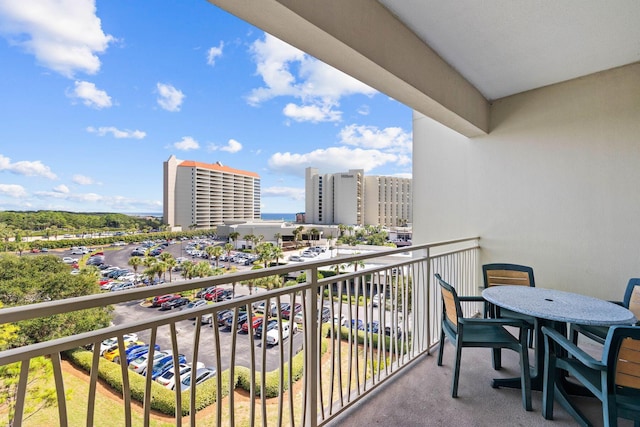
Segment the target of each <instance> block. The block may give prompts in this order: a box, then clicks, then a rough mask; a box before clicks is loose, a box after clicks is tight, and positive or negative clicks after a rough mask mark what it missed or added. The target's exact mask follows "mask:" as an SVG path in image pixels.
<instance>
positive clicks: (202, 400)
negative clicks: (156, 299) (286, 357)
mask: <svg viewBox="0 0 640 427" xmlns="http://www.w3.org/2000/svg"><path fill="white" fill-rule="evenodd" d="M322 329H323V332H322V333H323V336H325V337H326V336H329V330H330V325H329V324H324V325H323V326H322ZM320 345H321V347H320V350H321V355H323V354H324V353H326V351H327V349H328V344H327V341H326V340H322V342H321V344H320ZM65 354H66V357H67V358H68V359H69V360H70V361H71V362H72V363H73V364H74V365H76V366H78V367H80V368H82V369H84V370H85V371H86V372H90V371H91V362H92V359H93V353H92V352H90V351H87V350H84V349H75V350H70V351H68V352H66V353H65ZM291 373H292V381H293V382H296V381H298V380H299V379H300V378H302V375H303V373H304V352H302V351H301V352H299V353H298V354H296V355H295V356H294V357H293V359H292V367H291ZM221 375H222V388H223V390H222V393H220V396H221V397H223V398H224V397H226V396H228V395H229V393H230V389H229V375H230V372H229V370H225V371H224V372H222V374H221ZM98 378H100V379H102V380H104V381H105V382H106V383H107V384H108V385H109V386H110V387H111V388H113V389H114V390H116V391H117V392H119V393H122V373H121V370H120V365H118V364H117V363H113V362H110V361H108V360H106V359H104V358H102V357H101V358H100V362H99V364H98ZM255 378H256V384H260V382H261V374H260V372H256V373H255ZM145 385H146V378H145V377H144V376H142V375H140V374H137V373H135V372H133V371H129V388H130V390H131V398H132V399H134V400H137V401H139V402H142V401H143V399H144V389H145ZM233 385H234V389H235V387H240V388H242V389H244V390H246V391H250V386H251V371H250V370H249V368H246V367H243V366H238V367H236V368H235V372H234V380H233ZM288 385H289V364H288V363H287V364H285V366H284V384H283V387H282V390H287V388H288ZM265 388H266V390H265V391H266V393H265V395H266V397H267V398H271V397H277V396H278V395H279V391H280V372H279V371H278V370H277V369H276V370H275V371H271V372H268V373H267V375H266V382H265ZM174 393H175V392H174V391H172V390H169V389H167V388H165V387H163V386H161V385H160V384H158V383H157V382H156V381H152V382H151V395H152V399H151V409H153V410H156V411H159V412H161V413H163V414H167V415H171V416H175V409H176V407H175V404H176V402H175V394H174ZM260 393H261V390H260V389H259V387H258V390H257V395H258V396H260ZM217 399H218V389H217V380H215V379H211V380H209V381H205V382H203V383H202V384H199V385H197V386H196V404H195V409H196V411H199V410H201V409H204V408H206V407H207V406H209V405H212V404H214V403H215V402H216V401H217ZM190 403H191V394H190V392H189V391H185V392H183V393H182V410H181V412H182V415H183V416H184V415H188V414H189V406H190Z"/></svg>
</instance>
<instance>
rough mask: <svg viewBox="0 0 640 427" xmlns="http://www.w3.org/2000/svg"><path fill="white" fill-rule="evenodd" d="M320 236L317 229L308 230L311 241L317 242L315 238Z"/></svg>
mask: <svg viewBox="0 0 640 427" xmlns="http://www.w3.org/2000/svg"><path fill="white" fill-rule="evenodd" d="M319 235H320V231H318V229H317V228H312V229H311V230H309V237H311V240H317V239H316V238H315V237H316V236H319Z"/></svg>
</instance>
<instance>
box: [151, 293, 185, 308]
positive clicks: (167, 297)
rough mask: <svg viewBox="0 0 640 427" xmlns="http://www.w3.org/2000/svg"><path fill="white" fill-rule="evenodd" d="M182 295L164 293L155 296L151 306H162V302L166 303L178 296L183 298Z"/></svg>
mask: <svg viewBox="0 0 640 427" xmlns="http://www.w3.org/2000/svg"><path fill="white" fill-rule="evenodd" d="M181 297H182V295H180V294H166V295H162V296H159V297H153V301H152V302H151V306H152V307H160V306H162V303H165V302H167V301H171V300H174V299H177V298H181Z"/></svg>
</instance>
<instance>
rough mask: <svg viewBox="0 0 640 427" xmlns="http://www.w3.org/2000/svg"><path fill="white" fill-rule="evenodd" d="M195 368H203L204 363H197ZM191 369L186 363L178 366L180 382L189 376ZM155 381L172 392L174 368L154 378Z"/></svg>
mask: <svg viewBox="0 0 640 427" xmlns="http://www.w3.org/2000/svg"><path fill="white" fill-rule="evenodd" d="M197 368H198V369H200V368H204V363H202V362H198V365H197ZM191 369H192V367H191V365H188V364H186V363H181V364H180V374H179V378H180V381H182V380H183V379H184V378H185V376H187V375H190V374H191ZM156 381H157V382H159V383H160V385H162V386H164V387H166V388H168V389H170V390H173V389H174V388H175V387H176V369H175V368H171V369H169V370H168V371H167V372H165V373H164V374H162V375H160V376H159V377H158V378H156Z"/></svg>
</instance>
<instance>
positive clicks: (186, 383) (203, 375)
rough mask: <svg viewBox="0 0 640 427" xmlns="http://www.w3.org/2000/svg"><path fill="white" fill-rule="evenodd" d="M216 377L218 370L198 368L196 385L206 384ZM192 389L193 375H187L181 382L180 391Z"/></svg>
mask: <svg viewBox="0 0 640 427" xmlns="http://www.w3.org/2000/svg"><path fill="white" fill-rule="evenodd" d="M215 375H216V370H215V369H212V368H198V370H197V371H196V380H195V384H196V385H198V384H200V383H203V382H205V381H206V380H208V379H209V378H212V377H214V376H215ZM190 388H191V373H189V374H188V375H186V376H185V377H184V378H182V380H181V381H180V391H186V390H189V389H190Z"/></svg>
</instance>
